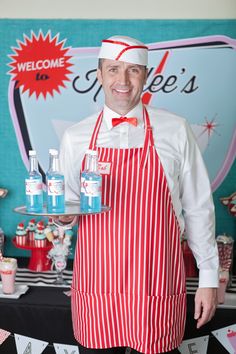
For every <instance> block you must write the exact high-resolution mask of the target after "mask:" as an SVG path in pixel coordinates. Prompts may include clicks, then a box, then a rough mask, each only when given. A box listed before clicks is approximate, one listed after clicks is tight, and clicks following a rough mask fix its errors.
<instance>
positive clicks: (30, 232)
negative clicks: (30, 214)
mask: <svg viewBox="0 0 236 354" xmlns="http://www.w3.org/2000/svg"><path fill="white" fill-rule="evenodd" d="M35 230H36V221H35V219H31V220H30V221H29V223H28V226H27V231H28V239H29V241H31V242H32V241H34V234H35Z"/></svg>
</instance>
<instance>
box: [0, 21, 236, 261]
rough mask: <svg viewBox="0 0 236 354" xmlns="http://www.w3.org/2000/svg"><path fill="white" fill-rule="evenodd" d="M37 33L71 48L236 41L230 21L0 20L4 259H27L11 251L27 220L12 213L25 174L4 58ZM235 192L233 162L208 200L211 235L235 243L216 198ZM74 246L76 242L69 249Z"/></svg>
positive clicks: (231, 227) (232, 229)
mask: <svg viewBox="0 0 236 354" xmlns="http://www.w3.org/2000/svg"><path fill="white" fill-rule="evenodd" d="M78 15H79V14H78ZM40 29H41V30H42V31H43V32H44V33H47V31H48V30H51V32H52V34H53V35H56V34H58V33H59V34H60V38H61V39H66V46H72V47H94V46H99V45H100V41H101V39H103V38H107V37H109V36H112V35H114V34H122V35H129V36H132V37H136V38H139V39H140V40H141V41H143V42H145V43H152V42H157V41H161V42H162V41H172V40H177V39H184V38H194V37H201V36H210V35H225V36H229V37H231V38H233V39H236V20H59V19H58V20H40V19H38V20H30V19H28V20H17V19H15V20H13V19H2V20H0V38H1V44H0V78H1V80H0V91H1V94H0V171H1V173H0V187H1V188H6V189H8V195H7V196H6V198H4V199H0V227H1V228H2V229H3V230H4V233H5V235H6V239H7V242H6V246H5V254H6V255H11V256H19V255H22V256H29V252H28V251H22V250H19V249H16V248H15V247H14V246H13V245H12V238H13V236H14V232H15V229H16V225H17V224H18V223H19V222H20V221H24V222H25V223H27V221H28V220H29V218H27V217H25V216H21V215H19V214H16V213H15V212H14V211H13V209H14V208H15V207H16V206H19V205H22V204H24V188H23V187H22V186H23V185H24V178H25V176H26V173H27V171H26V168H25V165H24V163H23V161H22V158H21V155H20V152H19V148H18V144H17V139H16V134H15V130H14V127H13V123H12V119H11V116H10V112H9V105H8V86H9V78H10V76H9V75H8V74H7V72H8V71H9V69H10V68H9V67H8V66H7V64H9V62H10V58H9V57H8V55H9V54H11V53H12V49H11V48H12V47H16V46H17V43H16V40H17V39H22V38H23V34H26V35H30V33H31V31H34V33H38V31H39V30H40ZM235 64H236V63H235ZM216 82H217V81H216ZM233 94H234V95H235V93H232V95H233ZM42 139H43V136H42ZM216 158H217V157H216ZM235 191H236V162H235V161H234V163H233V165H232V167H231V169H230V171H229V173H228V175H227V177H226V178H225V179H224V181H223V183H222V184H221V185H220V187H219V188H218V189H217V190H216V191H215V192H214V194H213V196H214V202H215V209H216V235H218V234H222V233H226V234H229V235H231V236H233V237H234V238H236V227H235V225H236V224H235V222H236V221H235V219H233V217H232V216H231V215H230V214H229V213H228V211H227V208H226V207H225V206H223V205H222V204H221V203H220V201H219V198H221V197H226V196H229V195H230V194H232V193H233V192H235ZM75 240H76V236H75V237H74V243H75ZM71 257H73V252H72V254H71Z"/></svg>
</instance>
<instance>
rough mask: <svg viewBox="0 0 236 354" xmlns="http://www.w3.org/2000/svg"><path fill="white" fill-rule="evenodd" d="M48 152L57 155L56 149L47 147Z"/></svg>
mask: <svg viewBox="0 0 236 354" xmlns="http://www.w3.org/2000/svg"><path fill="white" fill-rule="evenodd" d="M49 154H50V155H54V156H55V155H58V151H57V150H56V149H49Z"/></svg>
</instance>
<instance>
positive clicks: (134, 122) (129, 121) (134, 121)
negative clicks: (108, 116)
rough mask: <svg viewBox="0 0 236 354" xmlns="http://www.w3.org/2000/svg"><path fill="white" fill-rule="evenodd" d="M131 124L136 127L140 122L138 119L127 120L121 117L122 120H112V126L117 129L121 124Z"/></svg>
mask: <svg viewBox="0 0 236 354" xmlns="http://www.w3.org/2000/svg"><path fill="white" fill-rule="evenodd" d="M124 122H126V123H129V124H133V125H134V126H135V127H136V126H137V125H138V120H137V118H127V117H120V118H112V126H113V127H115V126H116V125H118V124H120V123H124Z"/></svg>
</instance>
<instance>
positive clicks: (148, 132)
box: [140, 106, 154, 168]
mask: <svg viewBox="0 0 236 354" xmlns="http://www.w3.org/2000/svg"><path fill="white" fill-rule="evenodd" d="M143 117H144V124H145V138H144V146H143V152H142V155H141V160H140V168H145V165H146V161H147V158H148V154H149V150H150V149H149V148H150V147H151V146H154V139H153V133H152V127H151V125H150V119H149V114H148V112H147V109H146V107H144V106H143Z"/></svg>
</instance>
